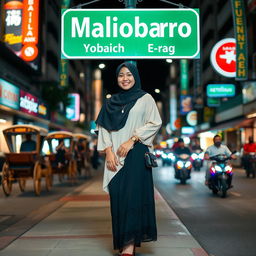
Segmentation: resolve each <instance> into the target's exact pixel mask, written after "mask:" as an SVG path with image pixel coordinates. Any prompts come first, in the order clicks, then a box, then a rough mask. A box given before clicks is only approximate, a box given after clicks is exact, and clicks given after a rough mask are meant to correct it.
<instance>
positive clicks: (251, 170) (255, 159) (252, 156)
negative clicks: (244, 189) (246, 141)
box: [245, 152, 256, 178]
mask: <svg viewBox="0 0 256 256" xmlns="http://www.w3.org/2000/svg"><path fill="white" fill-rule="evenodd" d="M246 161H248V162H247V165H246V168H245V171H246V176H247V178H249V177H250V175H252V177H253V178H255V168H256V166H255V164H256V153H255V152H250V153H249V154H248V155H247V158H246Z"/></svg>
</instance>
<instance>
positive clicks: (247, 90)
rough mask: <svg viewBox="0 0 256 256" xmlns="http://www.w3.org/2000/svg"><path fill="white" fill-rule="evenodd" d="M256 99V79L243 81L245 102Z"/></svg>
mask: <svg viewBox="0 0 256 256" xmlns="http://www.w3.org/2000/svg"><path fill="white" fill-rule="evenodd" d="M254 100H256V81H248V82H243V104H246V103H249V102H252V101H254Z"/></svg>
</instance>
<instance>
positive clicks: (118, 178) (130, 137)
mask: <svg viewBox="0 0 256 256" xmlns="http://www.w3.org/2000/svg"><path fill="white" fill-rule="evenodd" d="M116 75H117V83H118V86H119V87H120V92H119V93H117V94H114V95H112V97H111V98H110V99H108V100H107V101H106V102H105V104H104V105H103V107H102V109H101V111H100V114H99V116H98V119H97V120H96V123H97V127H98V132H99V133H98V150H99V151H104V152H105V153H106V162H105V170H104V180H103V189H104V190H105V191H106V192H109V194H110V204H111V215H112V231H113V244H114V249H115V250H119V251H120V252H121V255H123V256H128V255H133V254H135V253H134V251H135V247H136V246H137V247H139V246H140V245H141V242H149V241H155V240H156V239H157V231H156V218H155V203H154V189H153V179H152V169H151V168H147V167H146V166H145V159H144V154H145V152H148V151H149V148H150V149H152V143H153V140H154V137H155V135H156V134H157V132H158V130H159V128H160V126H161V124H162V121H161V118H160V115H159V112H158V109H157V107H156V104H155V101H154V99H153V98H152V96H151V95H150V94H148V93H146V92H144V91H143V90H141V84H140V77H139V73H138V70H137V68H136V66H135V65H133V64H131V63H129V62H124V63H122V64H121V65H120V66H118V68H117V71H116Z"/></svg>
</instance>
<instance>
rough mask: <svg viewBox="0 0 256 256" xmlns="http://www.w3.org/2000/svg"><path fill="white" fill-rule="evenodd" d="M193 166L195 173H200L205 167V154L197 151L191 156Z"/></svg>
mask: <svg viewBox="0 0 256 256" xmlns="http://www.w3.org/2000/svg"><path fill="white" fill-rule="evenodd" d="M191 158H192V165H193V168H194V170H195V171H200V170H201V168H202V166H203V159H204V152H202V151H201V150H195V152H193V153H192V155H191Z"/></svg>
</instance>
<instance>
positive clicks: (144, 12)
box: [61, 9, 200, 59]
mask: <svg viewBox="0 0 256 256" xmlns="http://www.w3.org/2000/svg"><path fill="white" fill-rule="evenodd" d="M199 50H200V46H199V11H198V10H197V9H97V10H96V9H87V10H81V9H78V10H77V9H67V10H63V11H62V23H61V53H62V58H66V59H94V58H101V59H108V58H109V59H118V58H122V59H131V58H132V59H146V58H148V59H157V58H158V59H165V58H183V59H184V58H198V57H199Z"/></svg>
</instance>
